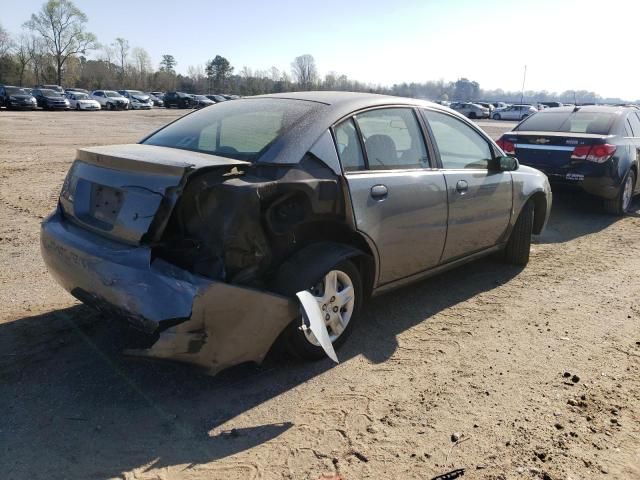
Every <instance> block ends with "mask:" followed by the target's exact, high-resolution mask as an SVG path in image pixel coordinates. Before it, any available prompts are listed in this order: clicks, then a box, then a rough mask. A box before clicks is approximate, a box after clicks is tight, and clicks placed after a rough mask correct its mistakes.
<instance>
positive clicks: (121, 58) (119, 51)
mask: <svg viewBox="0 0 640 480" xmlns="http://www.w3.org/2000/svg"><path fill="white" fill-rule="evenodd" d="M111 46H112V47H113V49H114V51H115V52H116V56H117V57H118V63H119V64H120V83H123V82H124V77H125V74H126V72H127V57H128V56H129V41H128V40H126V39H124V38H122V37H118V38H116V41H115V42H113V43H112V44H111Z"/></svg>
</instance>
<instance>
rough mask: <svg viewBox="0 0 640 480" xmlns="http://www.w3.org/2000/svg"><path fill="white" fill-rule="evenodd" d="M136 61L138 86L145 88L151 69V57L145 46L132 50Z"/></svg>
mask: <svg viewBox="0 0 640 480" xmlns="http://www.w3.org/2000/svg"><path fill="white" fill-rule="evenodd" d="M131 54H132V55H133V59H134V61H135V65H136V70H137V71H138V78H139V81H138V86H139V87H140V88H142V89H143V90H144V89H146V87H147V76H148V74H149V72H151V69H152V68H153V67H152V66H151V57H150V56H149V53H147V51H146V50H145V49H144V48H141V47H136V48H134V49H133V51H132V52H131Z"/></svg>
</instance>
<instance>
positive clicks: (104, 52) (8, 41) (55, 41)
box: [0, 0, 623, 103]
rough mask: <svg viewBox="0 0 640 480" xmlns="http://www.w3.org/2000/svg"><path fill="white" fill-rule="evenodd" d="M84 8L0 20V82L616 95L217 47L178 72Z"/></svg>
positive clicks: (495, 96)
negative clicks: (515, 88)
mask: <svg viewBox="0 0 640 480" xmlns="http://www.w3.org/2000/svg"><path fill="white" fill-rule="evenodd" d="M87 23H88V19H87V16H86V15H85V14H84V13H83V12H82V11H81V10H80V9H78V7H76V6H75V5H74V4H73V3H72V2H71V1H70V0H49V1H47V2H46V3H45V4H44V5H42V7H41V9H40V10H39V11H38V12H36V13H34V14H32V15H31V17H30V19H28V20H27V21H26V22H25V23H24V24H23V29H22V32H20V33H18V34H13V35H12V34H10V33H9V32H7V31H5V30H4V29H3V28H2V26H1V25H0V84H8V85H19V86H33V85H37V84H49V83H54V84H58V85H62V86H66V87H70V86H74V87H81V88H86V89H88V90H94V89H121V88H130V89H137V90H144V91H154V90H160V91H166V90H179V91H184V92H187V93H231V94H237V95H243V96H245V95H258V94H264V93H279V92H288V91H296V90H347V91H361V92H371V93H384V94H390V95H398V96H405V97H415V98H425V99H429V100H445V101H469V100H488V101H506V102H511V103H517V102H520V101H523V102H527V103H535V102H543V101H553V100H554V101H561V102H564V103H622V102H623V101H622V100H621V99H619V98H602V97H600V96H599V95H598V94H596V93H595V92H587V91H583V90H579V91H572V90H571V91H565V92H562V93H553V92H547V91H526V92H524V93H522V92H511V91H504V90H501V89H497V90H483V89H481V88H480V85H479V84H478V82H476V81H473V80H469V79H467V78H460V79H458V80H456V81H454V82H450V81H444V80H438V81H427V82H424V83H402V84H396V85H393V86H391V87H388V86H381V85H374V84H370V83H363V82H359V81H356V80H352V79H350V78H348V77H347V76H346V75H343V74H340V73H337V72H329V73H328V74H326V75H324V76H320V75H319V73H318V69H317V66H316V62H315V59H314V58H313V56H312V55H308V54H306V55H300V56H299V57H296V58H295V59H294V60H293V61H292V63H291V68H290V70H289V71H287V70H281V69H278V68H277V67H271V68H270V69H268V70H252V69H251V68H249V67H246V66H245V67H243V68H242V69H240V70H239V71H238V70H236V68H235V67H234V66H232V64H231V62H230V61H229V60H228V59H227V58H225V57H223V56H221V55H215V56H214V57H213V58H212V59H211V60H208V61H207V62H205V63H204V64H203V65H195V66H188V67H187V69H186V71H187V73H186V74H181V73H177V71H176V67H177V65H178V61H177V59H176V58H175V57H174V56H173V55H171V54H165V55H163V56H162V60H161V62H160V64H159V65H158V66H157V67H154V66H153V65H152V63H151V57H150V55H149V53H148V52H147V51H146V50H145V49H144V48H143V47H139V46H131V45H130V44H129V42H128V40H126V39H124V38H116V39H115V40H113V41H112V42H109V43H100V42H98V39H97V38H96V36H95V35H94V34H92V33H91V32H89V31H87V29H86V27H87Z"/></svg>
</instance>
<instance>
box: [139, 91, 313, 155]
mask: <svg viewBox="0 0 640 480" xmlns="http://www.w3.org/2000/svg"><path fill="white" fill-rule="evenodd" d="M314 107H315V104H314V103H313V102H307V101H300V100H289V99H273V98H253V99H244V100H233V101H230V102H221V103H218V104H216V105H212V106H210V107H209V108H206V109H203V110H200V111H198V112H194V113H192V114H190V115H187V116H185V117H183V118H181V119H180V120H177V121H176V122H174V123H172V124H170V125H168V126H167V127H165V128H163V129H162V130H160V131H159V132H157V133H155V134H154V135H152V136H151V137H149V138H147V139H146V140H145V141H144V142H143V143H144V144H146V145H157V146H162V147H172V148H181V149H185V150H192V151H196V152H202V153H210V154H214V155H220V156H222V157H228V158H233V159H236V160H246V161H250V162H254V161H256V160H257V159H258V158H259V157H260V156H261V155H262V154H263V153H264V152H265V151H266V150H267V148H268V147H269V146H270V145H271V144H272V143H273V142H274V141H275V140H276V139H277V138H278V137H280V136H281V135H282V134H283V133H284V132H286V131H287V130H288V129H289V128H291V126H293V125H294V124H295V123H296V122H298V121H299V120H300V119H301V118H302V117H303V116H304V115H305V114H306V113H308V112H309V111H311V110H312V109H313V108H314Z"/></svg>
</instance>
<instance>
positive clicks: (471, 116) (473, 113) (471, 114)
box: [469, 112, 477, 120]
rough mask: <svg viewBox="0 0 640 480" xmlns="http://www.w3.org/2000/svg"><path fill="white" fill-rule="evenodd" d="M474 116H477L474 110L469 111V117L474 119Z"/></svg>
mask: <svg viewBox="0 0 640 480" xmlns="http://www.w3.org/2000/svg"><path fill="white" fill-rule="evenodd" d="M476 117H477V115H476V112H471V113H469V118H470V119H471V120H475V118H476Z"/></svg>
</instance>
